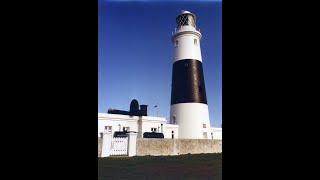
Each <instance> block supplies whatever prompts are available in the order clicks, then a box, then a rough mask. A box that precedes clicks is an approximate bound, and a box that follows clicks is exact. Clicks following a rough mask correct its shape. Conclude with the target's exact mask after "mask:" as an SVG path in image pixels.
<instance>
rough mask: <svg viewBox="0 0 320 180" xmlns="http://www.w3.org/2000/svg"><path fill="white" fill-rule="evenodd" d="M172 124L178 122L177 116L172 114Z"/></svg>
mask: <svg viewBox="0 0 320 180" xmlns="http://www.w3.org/2000/svg"><path fill="white" fill-rule="evenodd" d="M172 124H176V116H172Z"/></svg>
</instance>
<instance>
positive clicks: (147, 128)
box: [98, 113, 166, 138]
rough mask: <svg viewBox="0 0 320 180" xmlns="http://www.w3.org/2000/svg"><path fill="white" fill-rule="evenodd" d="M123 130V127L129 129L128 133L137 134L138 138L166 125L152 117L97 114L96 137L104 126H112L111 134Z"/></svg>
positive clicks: (159, 119) (163, 119)
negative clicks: (152, 129) (133, 132)
mask: <svg viewBox="0 0 320 180" xmlns="http://www.w3.org/2000/svg"><path fill="white" fill-rule="evenodd" d="M119 124H120V127H121V128H120V131H122V130H123V127H130V131H135V132H137V133H138V138H140V137H142V135H143V133H144V132H151V128H157V129H158V127H160V130H159V131H160V132H161V124H163V125H165V124H166V119H165V118H162V117H152V116H129V115H119V114H106V113H98V137H101V135H100V133H102V132H103V131H105V126H112V133H114V132H115V131H119Z"/></svg>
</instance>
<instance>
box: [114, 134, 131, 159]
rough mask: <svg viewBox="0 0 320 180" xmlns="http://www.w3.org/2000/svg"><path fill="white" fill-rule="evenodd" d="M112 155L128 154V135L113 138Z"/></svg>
mask: <svg viewBox="0 0 320 180" xmlns="http://www.w3.org/2000/svg"><path fill="white" fill-rule="evenodd" d="M111 155H128V137H115V138H112V140H111Z"/></svg>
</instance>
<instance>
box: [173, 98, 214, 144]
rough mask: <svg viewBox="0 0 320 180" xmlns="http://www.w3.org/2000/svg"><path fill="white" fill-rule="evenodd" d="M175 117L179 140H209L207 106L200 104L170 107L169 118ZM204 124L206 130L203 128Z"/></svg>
mask: <svg viewBox="0 0 320 180" xmlns="http://www.w3.org/2000/svg"><path fill="white" fill-rule="evenodd" d="M173 116H175V121H176V124H178V125H179V139H204V136H203V133H204V132H206V133H207V139H210V133H209V132H210V118H209V111H208V105H206V104H202V103H179V104H174V105H171V111H170V117H171V119H172V118H173ZM203 124H206V128H203Z"/></svg>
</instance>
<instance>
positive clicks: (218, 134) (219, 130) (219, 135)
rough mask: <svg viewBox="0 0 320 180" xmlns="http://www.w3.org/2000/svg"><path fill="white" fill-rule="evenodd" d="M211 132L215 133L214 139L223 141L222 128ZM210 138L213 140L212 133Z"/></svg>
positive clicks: (212, 129) (213, 129) (211, 129)
mask: <svg viewBox="0 0 320 180" xmlns="http://www.w3.org/2000/svg"><path fill="white" fill-rule="evenodd" d="M210 131H211V132H212V133H213V139H218V140H222V128H210ZM210 138H212V137H211V133H210Z"/></svg>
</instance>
